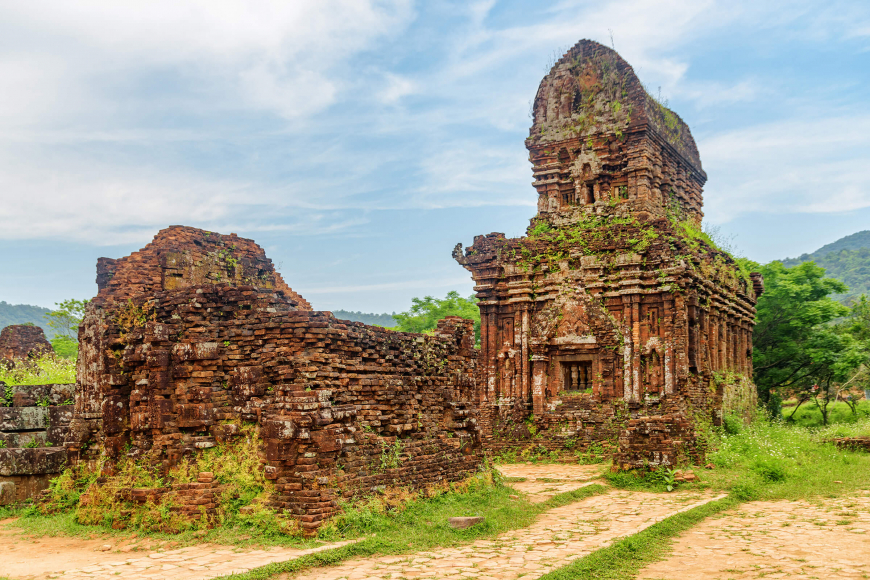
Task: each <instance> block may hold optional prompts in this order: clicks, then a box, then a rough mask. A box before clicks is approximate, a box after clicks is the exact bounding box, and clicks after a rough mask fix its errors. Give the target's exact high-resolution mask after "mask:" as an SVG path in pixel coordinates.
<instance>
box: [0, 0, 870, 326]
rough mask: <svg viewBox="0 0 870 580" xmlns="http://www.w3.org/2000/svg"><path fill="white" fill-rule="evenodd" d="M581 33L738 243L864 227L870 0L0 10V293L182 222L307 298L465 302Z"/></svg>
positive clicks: (68, 274) (36, 296) (375, 1)
mask: <svg viewBox="0 0 870 580" xmlns="http://www.w3.org/2000/svg"><path fill="white" fill-rule="evenodd" d="M581 38H590V39H593V40H597V41H599V42H602V43H605V44H607V45H612V46H613V47H615V48H616V50H617V51H618V52H619V53H620V54H621V55H622V56H623V57H624V58H625V59H626V60H627V61H628V62H629V63H630V64H631V65H632V66H633V67H634V69H635V72H636V73H637V75H638V76H639V78H640V79H641V81H642V82H643V83H644V84H645V85H646V86H647V87H649V88H650V90H652V91H654V93H656V94H657V95H658V94H660V95H661V97H662V98H664V99H667V101H668V103H669V106H670V107H671V108H672V109H673V110H675V111H676V112H677V113H678V114H679V115H680V116H681V117H682V118H683V119H684V120H685V121H686V122H687V123H688V125H689V127H690V128H691V130H692V133H693V135H694V137H695V140H696V141H697V143H698V149H699V151H700V154H701V160H702V163H703V166H704V169H705V171H706V172H707V175H708V181H707V184H706V187H705V192H704V198H705V206H704V212H705V222H707V224H708V225H709V226H712V227H714V228H719V232H720V236H721V237H723V238H725V239H727V240H730V243H731V245H732V247H733V248H734V249H735V250H736V252H737V253H738V254H740V255H743V256H746V257H749V258H751V259H754V260H756V261H759V262H767V261H770V260H774V259H778V258H785V257H795V256H797V255H800V254H801V253H804V252H812V251H813V250H815V249H817V248H819V247H820V246H822V245H824V244H826V243H829V242H832V241H834V240H836V239H838V238H840V237H842V236H845V235H848V234H851V233H854V232H856V231H859V230H864V229H870V109H868V108H867V105H866V104H867V101H868V94H870V3H868V2H866V1H863V0H858V1H840V0H828V1H802V0H792V1H788V2H784V1H778V0H765V1H764V2H758V1H757V0H755V1H745V0H726V1H715V0H619V1H612V2H607V1H603V0H596V1H571V0H565V1H555V2H545V1H542V0H528V1H519V0H517V1H509V0H485V1H478V2H473V1H468V0H460V1H456V2H453V1H436V0H427V1H425V2H424V1H419V2H415V1H413V0H294V1H293V2H287V1H286V0H276V1H269V0H261V1H259V2H256V3H251V2H245V1H242V0H239V1H235V0H166V1H164V0H150V1H148V2H144V1H130V2H116V1H112V0H77V1H76V2H68V1H66V0H56V1H48V0H31V1H29V2H0V266H2V268H0V272H2V274H0V300H5V301H6V302H10V303H25V304H35V305H40V306H47V307H52V306H53V304H54V303H55V302H59V301H61V300H63V299H66V298H90V297H92V296H94V295H95V294H96V284H95V282H94V278H95V265H96V259H97V258H98V257H100V256H107V257H115V258H117V257H122V256H125V255H128V254H130V253H131V252H132V251H135V250H137V249H139V248H141V247H142V246H144V245H145V244H146V243H148V242H149V241H150V240H151V239H152V237H153V236H154V234H156V233H157V231H159V230H160V229H162V228H165V227H167V226H169V225H174V224H183V225H189V226H195V227H200V228H203V229H207V230H210V231H217V232H221V233H225V234H228V233H231V232H232V233H237V234H238V235H240V236H243V237H247V238H253V239H254V240H256V241H257V242H258V243H259V244H260V245H261V246H263V247H264V249H265V250H266V253H267V255H268V256H269V257H270V258H271V259H272V260H273V261H274V263H275V264H276V266H277V267H278V270H279V271H280V272H281V274H282V275H283V277H284V279H285V280H286V281H287V283H288V284H289V285H290V286H291V287H292V288H293V289H294V290H295V291H297V292H299V293H300V294H302V295H303V296H304V297H305V298H306V299H308V300H309V301H310V302H311V303H312V305H313V306H314V308H315V309H318V310H338V309H344V310H361V311H364V312H393V311H397V312H398V311H403V310H407V309H408V308H409V306H410V302H411V298H412V297H414V296H423V295H434V296H443V295H445V294H446V293H447V292H448V291H450V290H457V291H459V292H460V293H462V294H463V295H469V294H471V293H472V281H471V278H470V275H469V274H468V273H467V272H466V271H465V270H464V269H463V268H461V267H460V266H459V265H458V264H456V263H455V262H454V261H453V259H452V258H451V250H452V249H453V246H454V245H455V244H456V243H459V242H461V243H463V244H464V245H466V246H467V245H470V244H471V243H472V239H473V236H475V235H480V234H486V233H490V232H504V233H506V234H507V235H508V236H519V235H522V234H523V233H524V231H525V228H526V226H527V225H528V220H529V218H531V217H532V216H533V215H534V213H535V201H536V193H535V190H534V188H533V187H532V186H531V181H532V175H531V165H530V163H529V162H528V153H527V151H526V150H525V147H524V144H523V139H524V138H525V137H527V136H528V131H529V126H530V125H531V119H530V118H529V105H530V101H531V100H532V99H533V98H534V96H535V92H536V90H537V86H538V84H539V83H540V80H541V78H542V77H543V76H544V75H545V74H546V72H547V71H548V68H549V65H550V64H552V62H553V60H554V58H553V55H559V56H561V54H562V53H563V52H564V51H565V50H567V49H568V48H569V47H570V46H572V45H573V44H574V43H576V42H577V41H578V40H580V39H581Z"/></svg>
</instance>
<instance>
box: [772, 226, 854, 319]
mask: <svg viewBox="0 0 870 580" xmlns="http://www.w3.org/2000/svg"><path fill="white" fill-rule="evenodd" d="M811 260H812V261H814V262H815V263H816V264H817V265H819V266H821V267H822V268H824V269H825V270H826V271H827V273H828V276H830V277H831V278H836V279H837V280H840V281H841V282H843V283H844V284H846V285H847V286H848V287H849V292H847V293H846V294H843V295H839V296H837V297H836V298H838V299H841V300H842V301H843V302H846V303H849V302H851V301H852V300H853V299H854V298H856V297H858V296H860V295H861V294H867V295H868V296H870V230H865V231H863V232H858V233H855V234H852V235H851V236H846V237H844V238H840V239H839V240H837V241H836V242H833V243H830V244H827V245H825V246H822V247H821V248H819V249H818V250H816V251H815V252H813V253H812V254H803V255H801V256H799V257H797V258H787V259H785V260H783V261H782V263H783V265H785V266H787V267H789V268H790V267H792V266H797V265H798V264H801V263H803V262H809V261H811Z"/></svg>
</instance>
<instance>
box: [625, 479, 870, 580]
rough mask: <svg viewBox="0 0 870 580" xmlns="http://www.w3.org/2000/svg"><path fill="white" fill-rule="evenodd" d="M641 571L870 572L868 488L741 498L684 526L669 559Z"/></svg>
mask: <svg viewBox="0 0 870 580" xmlns="http://www.w3.org/2000/svg"><path fill="white" fill-rule="evenodd" d="M638 578H640V579H643V580H653V579H656V580H659V579H667V580H729V579H734V580H744V579H749V578H793V579H810V578H820V579H827V578H830V579H851V578H862V579H863V578H870V492H866V491H865V492H861V493H860V494H857V495H856V496H855V497H852V498H841V499H822V500H821V501H820V502H818V503H808V502H805V501H796V502H787V501H779V502H751V503H747V504H743V505H741V506H740V507H739V508H738V509H737V510H735V511H732V512H728V513H725V514H721V515H720V516H719V517H715V518H711V519H708V520H706V521H704V522H702V523H701V524H699V525H698V526H696V527H694V528H692V529H691V530H689V531H688V532H686V533H684V534H683V536H682V537H681V538H680V539H679V540H678V541H677V542H675V544H674V552H673V554H672V555H671V557H670V558H668V559H667V560H664V561H662V562H657V563H656V564H653V565H652V566H650V567H648V568H646V569H645V570H643V571H642V572H641V574H640V575H639V576H638Z"/></svg>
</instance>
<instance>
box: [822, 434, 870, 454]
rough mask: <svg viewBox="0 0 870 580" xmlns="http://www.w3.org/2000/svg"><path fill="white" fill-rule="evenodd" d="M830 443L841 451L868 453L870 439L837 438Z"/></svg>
mask: <svg viewBox="0 0 870 580" xmlns="http://www.w3.org/2000/svg"><path fill="white" fill-rule="evenodd" d="M831 441H832V443H834V445H836V446H837V447H839V448H841V449H851V450H853V451H858V450H860V451H870V437H838V438H837V439H832V440H831Z"/></svg>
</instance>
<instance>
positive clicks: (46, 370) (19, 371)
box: [0, 354, 76, 404]
mask: <svg viewBox="0 0 870 580" xmlns="http://www.w3.org/2000/svg"><path fill="white" fill-rule="evenodd" d="M0 382H4V383H6V384H7V385H50V384H68V383H74V382H76V361H75V359H74V358H73V359H68V358H61V357H57V356H54V355H53V354H47V355H44V356H42V357H40V358H38V359H35V360H32V361H31V360H28V361H18V362H17V363H16V365H15V368H13V369H11V370H9V369H7V368H5V367H4V366H3V365H0ZM0 395H2V393H0ZM0 404H2V403H0Z"/></svg>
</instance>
